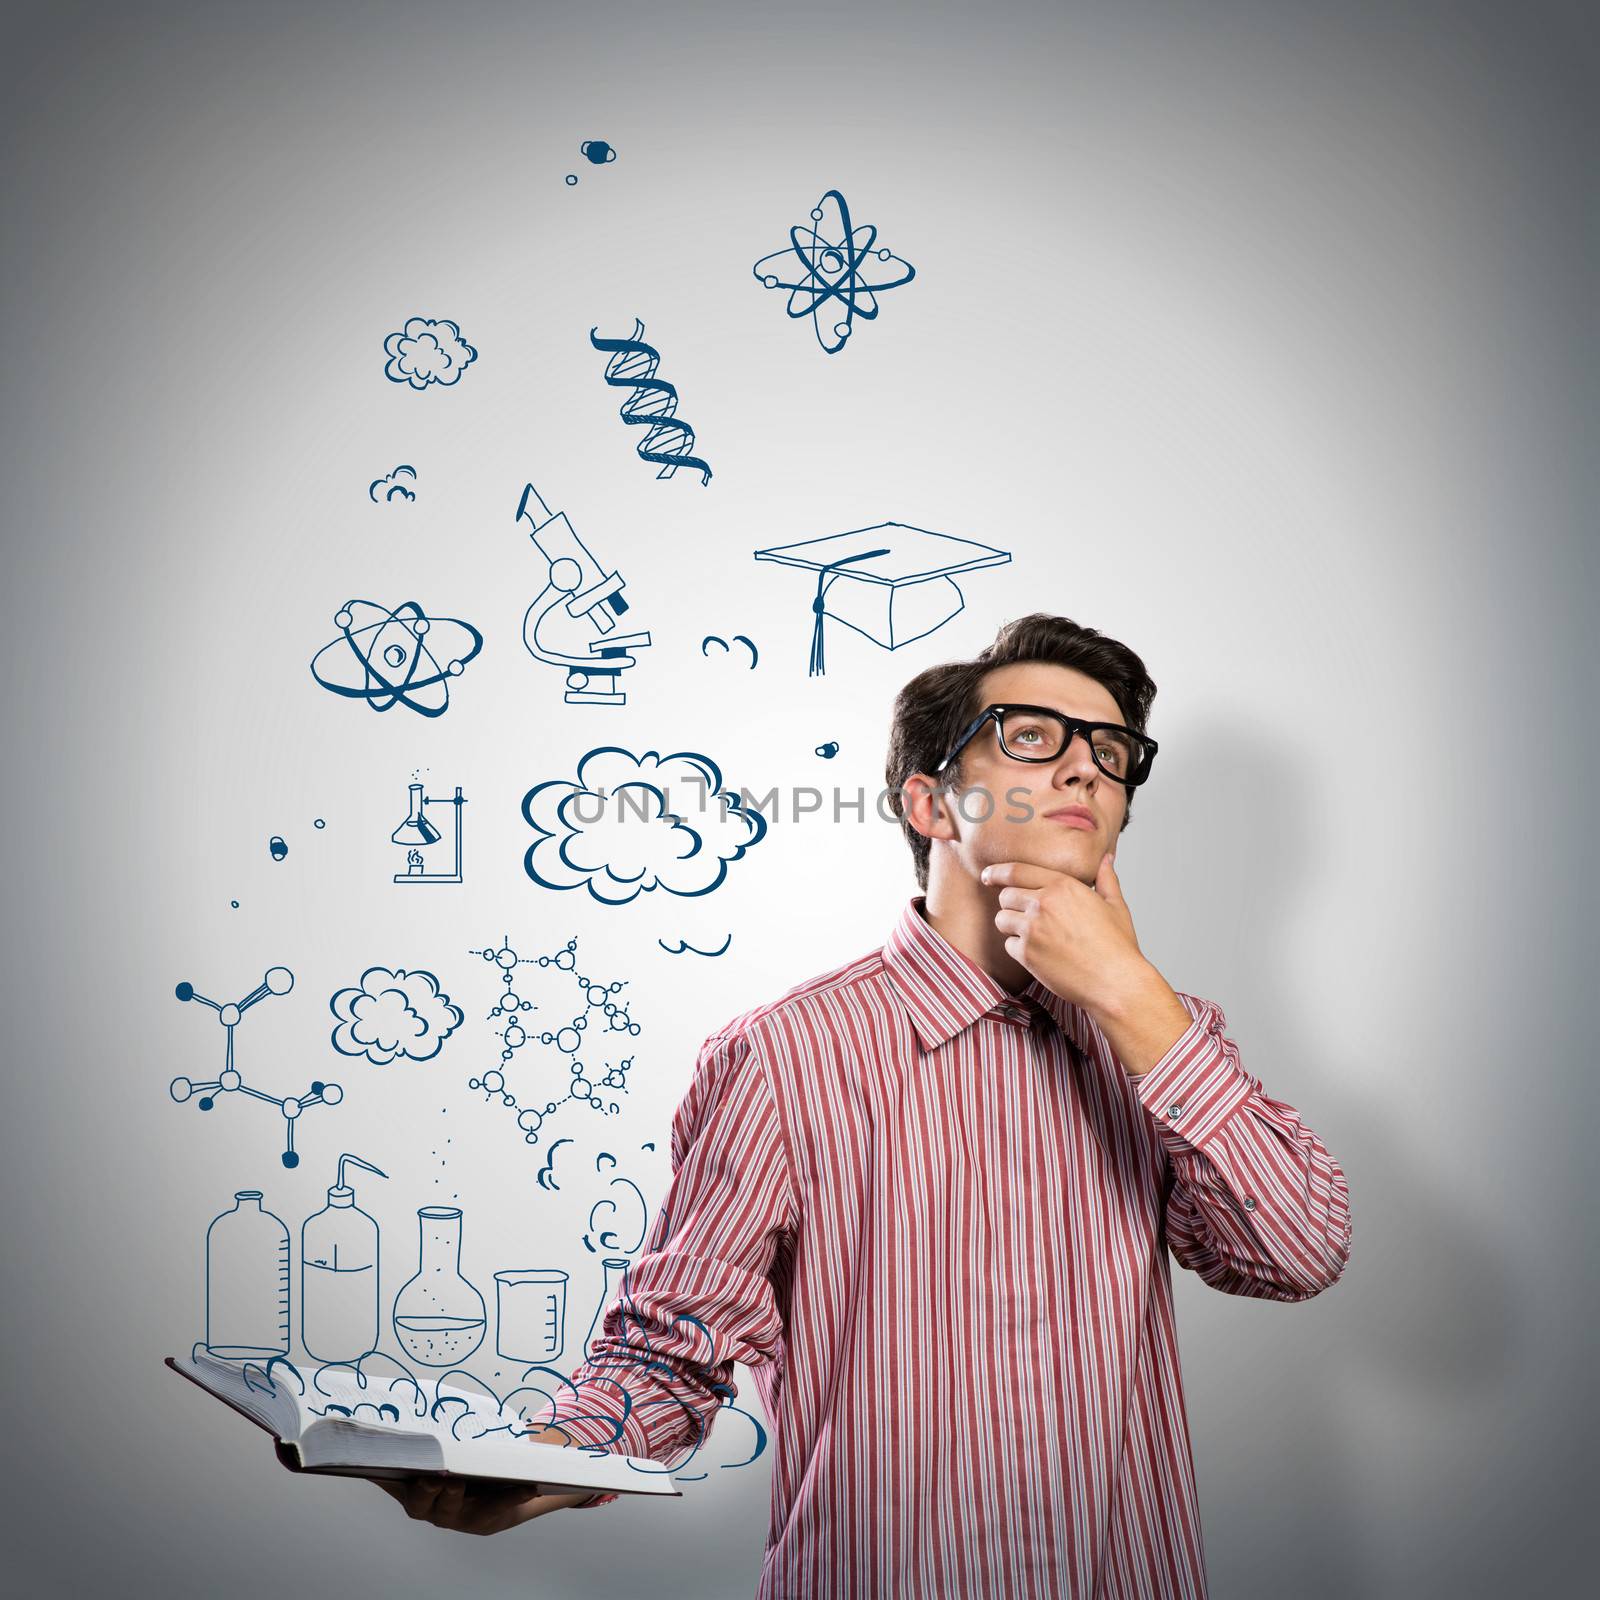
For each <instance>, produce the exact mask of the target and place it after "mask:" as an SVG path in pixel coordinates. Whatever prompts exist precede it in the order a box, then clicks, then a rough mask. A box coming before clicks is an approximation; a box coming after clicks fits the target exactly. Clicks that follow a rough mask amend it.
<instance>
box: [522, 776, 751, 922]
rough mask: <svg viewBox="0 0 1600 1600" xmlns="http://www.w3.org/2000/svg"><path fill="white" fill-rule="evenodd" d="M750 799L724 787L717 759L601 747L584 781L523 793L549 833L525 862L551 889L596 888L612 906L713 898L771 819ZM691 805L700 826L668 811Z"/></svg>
mask: <svg viewBox="0 0 1600 1600" xmlns="http://www.w3.org/2000/svg"><path fill="white" fill-rule="evenodd" d="M749 798H750V797H749V796H748V795H746V794H744V793H743V791H741V792H740V794H738V795H734V794H733V793H731V792H730V791H727V790H725V789H724V788H723V779H722V773H721V772H720V771H719V770H718V768H717V765H716V763H715V762H714V761H712V760H711V758H710V757H709V756H703V755H697V754H696V753H694V752H693V751H689V750H679V751H676V752H674V753H673V754H671V755H667V756H662V755H658V754H657V753H656V752H655V751H654V750H650V751H647V752H646V753H645V754H644V755H642V756H636V755H634V754H633V753H632V752H631V751H628V750H624V749H621V748H620V747H618V746H616V745H602V746H600V747H599V748H597V749H594V750H591V751H589V752H588V754H587V755H585V756H584V757H583V759H582V760H581V761H580V762H579V763H578V776H577V779H576V780H575V781H573V780H568V779H551V780H549V781H548V782H546V783H541V784H536V785H535V786H534V787H533V788H532V789H530V790H529V791H528V792H527V794H526V795H524V796H523V800H522V815H523V817H524V818H525V819H526V820H527V822H528V825H529V826H530V827H531V828H533V829H534V830H535V832H537V833H538V834H539V835H540V837H539V839H538V840H537V841H536V842H535V843H534V844H532V845H530V846H529V847H528V852H527V855H526V856H525V857H524V859H523V865H524V867H525V868H526V870H527V873H528V876H529V877H530V878H532V879H533V881H534V882H535V883H538V884H542V885H543V886H544V887H545V888H547V889H578V888H587V889H588V891H589V893H590V894H591V895H592V896H593V897H594V898H595V899H596V900H598V901H600V902H601V903H602V904H604V905H614V906H616V905H626V904H627V903H628V902H629V901H630V900H632V899H634V898H635V897H636V896H638V895H640V894H648V893H650V892H652V891H653V890H656V889H664V890H666V892H667V893H668V894H677V895H702V894H710V893H711V891H712V890H713V889H715V888H716V887H717V886H718V885H719V884H720V883H721V882H722V880H723V879H724V878H725V877H726V876H727V872H728V864H729V862H732V861H737V860H739V859H740V858H741V857H742V856H743V855H744V853H745V851H746V850H748V849H750V848H751V847H752V846H754V845H756V844H759V843H760V842H761V840H762V838H764V837H765V835H766V831H767V819H766V818H765V817H764V816H763V815H762V813H761V811H760V809H759V808H752V807H750V806H749V805H748V804H747V801H748V800H749ZM691 801H692V802H693V803H694V804H695V806H696V810H697V815H696V816H695V818H694V823H693V825H692V826H691V825H690V823H689V821H688V820H687V818H686V817H685V816H684V815H683V814H682V813H681V812H674V811H673V810H671V809H669V807H671V806H672V805H673V804H674V803H675V802H676V803H677V804H679V805H684V806H687V805H688V804H689V803H690V802H691ZM713 801H714V802H715V804H712V802H713ZM708 807H709V810H708ZM586 811H587V812H588V813H590V814H588V815H585V812H586Z"/></svg>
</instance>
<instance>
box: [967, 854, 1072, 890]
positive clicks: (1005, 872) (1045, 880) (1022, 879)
mask: <svg viewBox="0 0 1600 1600" xmlns="http://www.w3.org/2000/svg"><path fill="white" fill-rule="evenodd" d="M981 876H982V878H983V881H984V882H985V883H986V884H988V885H989V887H990V888H991V889H992V888H994V887H995V885H996V884H1009V885H1011V886H1012V887H1013V888H1017V889H1043V888H1045V887H1046V886H1047V885H1049V884H1052V883H1054V882H1056V881H1057V880H1058V879H1060V878H1064V877H1065V876H1066V874H1065V873H1064V872H1052V871H1051V870H1050V869H1049V868H1048V867H1036V866H1034V865H1033V864H1032V863H1031V862H1028V861H991V862H990V863H989V865H988V866H986V867H985V868H984V869H983V872H982V874H981Z"/></svg>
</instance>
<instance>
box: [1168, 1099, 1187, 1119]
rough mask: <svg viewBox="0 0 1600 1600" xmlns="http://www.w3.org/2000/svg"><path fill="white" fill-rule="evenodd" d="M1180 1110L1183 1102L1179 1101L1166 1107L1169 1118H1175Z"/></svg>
mask: <svg viewBox="0 0 1600 1600" xmlns="http://www.w3.org/2000/svg"><path fill="white" fill-rule="evenodd" d="M1182 1110H1183V1102H1182V1101H1181V1100H1174V1101H1173V1102H1172V1104H1171V1105H1170V1106H1168V1107H1167V1115H1168V1116H1169V1117H1175V1116H1177V1115H1178V1113H1179V1112H1180V1111H1182Z"/></svg>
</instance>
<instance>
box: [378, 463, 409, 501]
mask: <svg viewBox="0 0 1600 1600" xmlns="http://www.w3.org/2000/svg"><path fill="white" fill-rule="evenodd" d="M367 498H368V499H369V500H371V501H372V502H373V504H375V505H387V504H388V502H389V501H391V500H415V499H416V498H417V469H416V468H415V467H408V466H406V465H405V464H404V463H403V462H402V463H401V465H399V466H398V467H396V468H395V469H394V471H393V472H391V473H390V474H389V475H388V477H386V478H374V479H373V480H372V482H371V483H369V484H368V485H367Z"/></svg>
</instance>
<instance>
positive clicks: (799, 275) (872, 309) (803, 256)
mask: <svg viewBox="0 0 1600 1600" xmlns="http://www.w3.org/2000/svg"><path fill="white" fill-rule="evenodd" d="M811 221H812V223H813V224H814V226H812V227H809V228H805V227H800V228H790V230H789V247H788V249H787V250H774V251H773V252H772V253H771V254H770V255H765V256H762V258H761V259H760V260H759V261H758V262H756V264H755V266H753V267H752V268H751V269H750V270H751V272H752V273H753V274H754V275H755V277H756V278H757V279H758V280H759V281H760V282H761V283H762V284H763V286H765V287H766V288H768V289H787V290H788V291H789V303H788V307H787V310H788V313H789V315H790V316H791V317H793V318H799V317H810V318H811V324H812V327H813V328H814V329H815V330H816V335H817V343H818V344H820V345H821V346H822V348H823V349H824V350H825V351H826V352H827V353H828V354H829V355H830V356H832V355H837V354H838V353H839V352H840V351H841V350H843V349H844V346H845V341H846V340H847V339H848V338H849V337H850V334H851V331H852V328H853V326H854V323H855V319H856V318H857V317H861V318H863V319H865V320H866V321H869V322H870V321H872V320H874V319H875V318H876V317H877V315H878V298H877V297H878V296H879V295H880V294H885V293H887V292H888V291H889V290H890V289H898V288H899V287H900V286H901V285H902V284H906V283H910V282H911V280H912V279H913V278H914V277H916V275H917V273H916V268H914V267H913V266H912V265H911V263H910V262H909V261H903V260H901V258H900V257H899V256H897V255H896V254H895V253H894V252H893V251H892V250H886V249H884V248H882V247H881V246H878V245H877V238H878V230H877V228H876V227H873V226H870V225H866V224H863V225H861V226H852V224H851V221H850V208H849V206H847V205H846V204H845V198H844V196H843V195H842V194H840V193H839V191H838V190H837V189H830V190H828V192H827V193H826V194H825V195H823V197H822V198H821V199H820V200H819V201H818V202H817V203H816V205H815V206H814V207H813V208H812V212H811ZM873 263H877V264H878V265H874V264H873Z"/></svg>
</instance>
